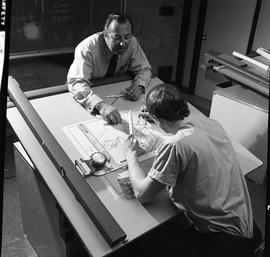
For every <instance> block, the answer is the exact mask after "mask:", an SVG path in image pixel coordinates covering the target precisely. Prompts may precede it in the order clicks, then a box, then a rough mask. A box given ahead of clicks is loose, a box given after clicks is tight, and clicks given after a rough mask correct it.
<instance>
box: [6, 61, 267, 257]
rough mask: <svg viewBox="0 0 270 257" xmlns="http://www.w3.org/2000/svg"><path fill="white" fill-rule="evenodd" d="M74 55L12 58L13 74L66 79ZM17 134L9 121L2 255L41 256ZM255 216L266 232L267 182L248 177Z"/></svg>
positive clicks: (39, 83)
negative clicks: (25, 197)
mask: <svg viewBox="0 0 270 257" xmlns="http://www.w3.org/2000/svg"><path fill="white" fill-rule="evenodd" d="M71 61H72V56H60V57H58V58H56V57H47V58H36V59H34V61H33V62H31V63H29V64H28V65H25V62H24V61H23V60H21V61H17V62H12V63H11V65H10V75H12V76H13V77H15V79H17V81H18V82H19V84H20V85H21V88H22V89H23V91H28V90H33V89H38V88H41V87H48V86H56V85H61V84H64V83H65V78H66V73H67V69H68V67H69V65H70V63H71ZM186 97H187V100H188V101H190V102H191V103H192V104H193V105H195V106H196V107H197V108H199V109H200V110H201V111H202V112H203V113H204V114H206V115H208V114H209V109H210V104H209V103H208V102H207V101H204V100H203V99H201V98H198V97H194V96H190V95H187V96H186ZM14 141H16V138H15V136H14V134H13V131H12V130H11V128H10V127H9V126H8V124H7V136H6V146H5V155H6V158H5V159H6V160H5V172H4V199H3V206H4V208H3V231H2V255H1V256H2V257H15V256H16V257H37V256H38V255H37V253H36V252H35V250H34V248H33V247H32V245H31V243H30V241H29V240H28V239H27V237H26V236H25V235H24V233H23V225H22V220H21V213H20V196H19V193H18V185H17V181H16V170H15V165H14V156H13V146H12V144H13V142H14ZM247 184H248V188H249V192H250V196H251V201H252V206H253V211H254V218H255V220H256V222H257V224H258V226H259V228H260V229H261V231H262V233H263V235H264V226H265V213H264V211H265V201H266V186H265V185H257V184H255V183H254V182H252V181H249V180H247Z"/></svg>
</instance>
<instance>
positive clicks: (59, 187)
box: [7, 78, 261, 257]
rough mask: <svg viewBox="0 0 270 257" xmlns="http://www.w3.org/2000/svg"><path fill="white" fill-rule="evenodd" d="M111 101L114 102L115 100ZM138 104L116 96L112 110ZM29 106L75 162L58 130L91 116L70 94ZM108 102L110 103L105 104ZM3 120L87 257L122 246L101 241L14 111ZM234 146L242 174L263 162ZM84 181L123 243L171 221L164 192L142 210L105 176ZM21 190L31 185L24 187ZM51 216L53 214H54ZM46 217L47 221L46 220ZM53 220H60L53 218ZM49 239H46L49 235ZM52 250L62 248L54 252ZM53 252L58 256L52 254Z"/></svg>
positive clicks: (108, 90) (105, 91)
mask: <svg viewBox="0 0 270 257" xmlns="http://www.w3.org/2000/svg"><path fill="white" fill-rule="evenodd" d="M9 83H14V81H13V82H12V79H11V80H10V81H9ZM130 83H131V81H123V82H119V83H114V84H108V85H104V86H99V87H95V88H94V91H95V93H97V94H98V95H100V96H101V97H103V98H104V99H105V96H106V95H111V94H118V93H119V92H120V91H121V90H122V89H124V88H126V87H128V86H129V85H130ZM159 83H161V81H160V80H159V79H158V78H153V79H152V80H151V83H150V86H149V87H148V89H147V90H146V91H148V90H149V88H151V87H152V86H154V85H156V84H159ZM110 101H113V99H111V100H110ZM142 101H143V97H142V98H141V99H140V100H139V101H136V102H130V101H128V100H125V99H122V98H119V99H118V100H117V101H116V102H115V103H114V106H115V107H117V108H118V109H119V111H124V110H129V109H135V108H138V107H139V106H141V104H142ZM30 102H31V104H32V105H33V106H34V109H35V110H36V111H37V113H38V114H39V115H40V117H41V119H42V120H43V121H44V122H45V124H46V125H47V127H48V128H49V130H50V131H51V133H52V134H53V135H54V137H55V138H56V140H57V142H59V143H60V145H61V147H62V148H63V149H64V151H65V152H66V153H67V155H68V156H69V158H70V159H72V160H74V159H77V158H79V157H80V156H79V152H78V151H77V150H76V149H75V147H74V146H73V145H72V143H71V142H70V141H69V140H67V137H66V135H65V134H64V132H63V130H62V128H63V127H64V126H67V125H70V124H74V123H77V122H82V121H85V120H89V119H91V115H90V114H89V112H87V111H86V110H85V109H84V108H82V107H81V106H80V104H78V103H77V102H76V101H75V100H74V99H73V98H72V97H71V95H70V93H68V92H66V93H61V94H56V95H52V96H46V97H42V98H37V99H34V100H31V101H30ZM108 103H110V102H109V100H108ZM190 109H191V112H199V111H198V110H197V109H196V108H195V107H193V106H191V105H190ZM202 115H203V114H202ZM7 119H8V121H9V123H10V124H11V126H12V128H13V129H14V131H15V133H16V135H17V136H18V139H19V141H20V143H19V144H17V145H16V146H15V150H16V149H17V151H19V152H20V155H25V156H28V157H29V159H30V160H28V162H29V165H30V166H32V168H34V169H35V171H38V172H37V173H38V176H40V177H41V178H42V181H43V182H45V183H44V184H45V185H46V187H47V188H48V191H50V193H51V195H52V196H53V198H54V199H55V201H56V202H57V205H58V206H60V209H61V210H62V211H63V212H64V214H65V216H66V217H67V219H68V220H69V221H70V223H71V225H72V227H73V228H74V230H75V231H76V233H77V235H78V236H79V238H80V240H81V242H82V243H83V245H84V247H85V248H86V250H87V252H88V253H89V254H90V255H91V256H94V257H100V256H104V255H106V254H109V253H111V252H112V251H115V250H116V249H117V248H119V247H121V246H122V245H123V244H119V245H116V246H114V247H111V246H109V245H108V243H107V242H106V241H105V239H104V238H103V236H102V235H101V233H100V232H99V230H98V229H97V228H96V226H95V224H94V223H93V221H92V220H91V219H90V218H89V216H88V215H87V213H86V212H85V210H84V209H83V208H82V206H81V205H80V204H79V202H78V201H77V200H76V199H75V197H74V194H73V192H72V191H71V190H70V188H69V187H68V186H67V184H66V183H65V181H64V180H63V179H62V177H61V176H60V174H59V172H58V171H57V170H56V167H55V166H54V164H53V163H52V161H51V160H50V159H49V158H48V156H47V155H46V154H45V152H44V150H43V148H42V147H41V145H40V144H39V143H38V141H37V139H36V138H35V137H34V135H33V133H32V132H31V130H30V128H29V127H28V126H27V124H26V122H25V120H24V119H23V117H22V116H21V115H20V113H19V112H18V110H17V108H15V107H10V108H8V110H7ZM22 147H23V149H22ZM234 147H235V149H236V152H237V153H238V157H239V160H240V163H241V165H242V167H243V169H244V172H245V173H247V172H250V171H252V170H253V169H255V168H257V167H258V166H260V165H261V162H260V161H259V160H258V159H257V158H256V157H254V156H253V155H252V154H251V153H250V152H248V151H247V150H246V149H245V148H243V147H242V146H241V145H239V144H238V143H236V142H234ZM26 158H27V157H26ZM19 173H20V170H17V174H18V176H19ZM21 179H22V180H25V183H27V181H26V177H25V176H21ZM85 179H86V180H87V183H88V184H89V185H90V186H91V187H92V189H93V190H94V191H95V193H96V194H97V196H98V197H99V198H100V200H101V201H102V202H103V204H104V205H105V206H106V208H107V209H108V210H109V212H110V213H111V214H112V216H113V217H114V218H115V220H116V221H117V223H118V224H119V225H120V226H121V228H122V229H123V230H124V231H125V233H126V234H127V242H130V241H132V240H134V239H136V238H137V237H139V236H141V235H143V234H145V233H147V232H149V231H150V230H151V229H153V228H155V227H157V226H158V225H159V224H162V223H163V222H165V221H167V220H169V219H170V218H172V217H173V216H174V215H176V213H177V212H176V210H175V208H174V207H173V205H172V204H171V202H170V200H169V198H168V196H167V194H166V193H165V192H162V193H161V194H160V195H159V196H158V197H157V198H156V199H155V200H154V201H153V202H152V203H150V204H147V205H144V206H143V205H141V204H140V203H139V202H138V201H137V200H136V199H132V200H130V199H126V198H125V197H122V196H121V197H119V196H117V194H115V193H114V191H113V190H112V187H111V184H110V183H109V182H108V180H106V179H104V177H92V176H90V177H87V178H85ZM38 184H39V182H38ZM24 186H29V187H31V184H29V185H27V184H25V185H24ZM22 187H23V185H22ZM37 187H38V186H37ZM22 190H23V189H22ZM24 190H25V189H24ZM37 190H39V189H37ZM31 196H32V197H31ZM30 197H31V199H28V201H30V202H31V200H32V198H34V197H35V195H34V194H33V193H32V195H31V194H30ZM50 197H51V196H50ZM41 198H42V197H41ZM29 208H33V204H32V206H31V204H29ZM46 208H49V207H46ZM46 208H45V209H46ZM58 208H59V207H58ZM26 211H27V210H26ZM55 213H56V212H55ZM55 213H54V215H56V214H55ZM50 215H52V214H50ZM35 216H36V217H37V216H38V214H35ZM45 218H46V219H48V217H45ZM54 219H58V218H57V217H55V218H54ZM39 225H40V226H42V224H39ZM36 226H37V224H36ZM52 227H53V226H52ZM44 229H45V227H44ZM36 230H38V232H39V233H41V234H42V233H43V231H40V229H38V228H37V229H36ZM36 233H37V232H36ZM48 235H50V233H49V232H48ZM54 236H55V235H54ZM53 239H54V240H55V242H58V241H59V244H58V245H57V246H54V248H52V249H53V251H54V252H53V254H54V255H53V256H65V251H64V250H63V249H62V248H64V246H63V242H61V238H60V237H59V236H57V235H56V236H55V238H53ZM57 240H58V241H57ZM30 241H31V238H30ZM32 243H33V245H34V244H35V242H34V239H33V240H32ZM124 244H125V243H124ZM34 247H35V248H36V250H39V251H40V256H48V255H49V254H50V252H49V250H50V249H49V246H48V245H47V246H46V247H47V248H46V247H45V249H44V245H42V246H40V248H39V249H38V247H39V246H37V245H36V246H35V245H34ZM42 247H43V248H42ZM56 247H60V248H61V247H62V248H61V249H56ZM56 251H58V252H57V253H56ZM57 254H58V255H57Z"/></svg>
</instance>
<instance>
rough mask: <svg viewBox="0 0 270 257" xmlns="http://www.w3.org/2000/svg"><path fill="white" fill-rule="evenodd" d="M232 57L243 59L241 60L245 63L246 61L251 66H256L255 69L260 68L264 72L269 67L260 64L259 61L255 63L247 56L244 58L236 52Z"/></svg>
mask: <svg viewBox="0 0 270 257" xmlns="http://www.w3.org/2000/svg"><path fill="white" fill-rule="evenodd" d="M232 55H233V56H235V57H238V58H240V59H243V60H245V61H247V62H249V63H252V64H254V65H256V66H257V67H260V68H261V69H263V70H265V71H268V70H269V65H266V64H264V63H261V62H259V61H256V60H254V59H252V58H250V57H247V56H245V55H243V54H240V53H238V52H235V51H233V53H232Z"/></svg>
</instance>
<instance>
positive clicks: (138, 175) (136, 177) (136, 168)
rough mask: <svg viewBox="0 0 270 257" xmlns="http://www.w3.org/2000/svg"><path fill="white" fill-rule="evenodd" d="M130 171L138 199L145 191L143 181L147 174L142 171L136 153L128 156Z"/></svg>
mask: <svg viewBox="0 0 270 257" xmlns="http://www.w3.org/2000/svg"><path fill="white" fill-rule="evenodd" d="M127 162H128V171H129V177H130V181H131V184H132V187H133V190H134V193H135V196H136V197H139V196H140V195H141V194H142V193H143V192H144V191H145V188H144V187H143V181H144V179H145V177H146V174H145V172H144V171H143V170H142V168H141V166H140V163H139V161H138V157H137V154H136V152H135V151H133V152H131V153H129V154H128V155H127Z"/></svg>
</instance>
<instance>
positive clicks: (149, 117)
mask: <svg viewBox="0 0 270 257" xmlns="http://www.w3.org/2000/svg"><path fill="white" fill-rule="evenodd" d="M139 117H142V118H143V119H145V120H146V121H148V122H149V123H155V120H154V119H153V117H152V115H151V114H150V113H149V112H148V111H147V110H146V106H145V105H143V106H142V107H141V110H140V112H139Z"/></svg>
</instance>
